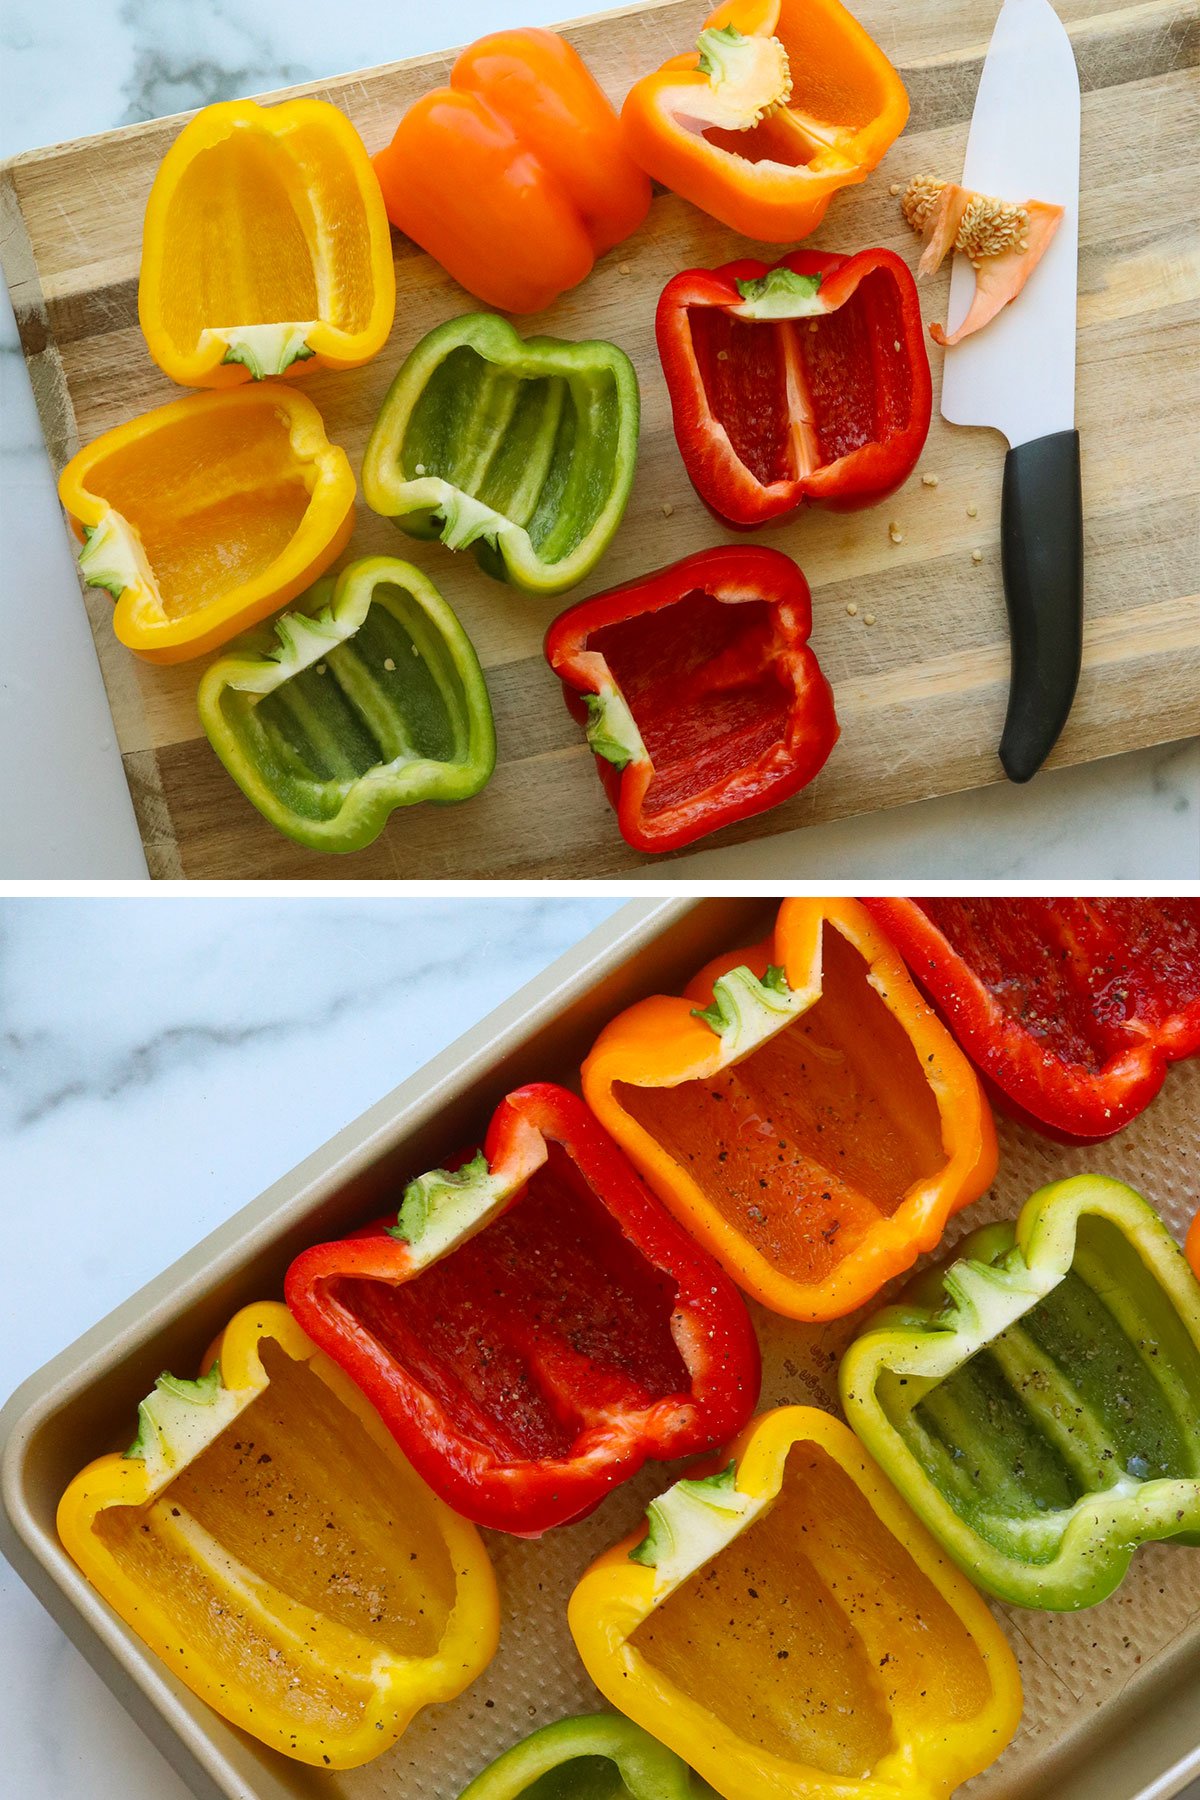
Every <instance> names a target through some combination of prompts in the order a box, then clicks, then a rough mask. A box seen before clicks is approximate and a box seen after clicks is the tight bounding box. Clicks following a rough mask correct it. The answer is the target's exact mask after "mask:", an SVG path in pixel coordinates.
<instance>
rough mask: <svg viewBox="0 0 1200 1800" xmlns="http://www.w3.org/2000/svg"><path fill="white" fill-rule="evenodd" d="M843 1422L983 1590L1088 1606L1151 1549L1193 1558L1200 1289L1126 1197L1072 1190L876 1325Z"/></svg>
mask: <svg viewBox="0 0 1200 1800" xmlns="http://www.w3.org/2000/svg"><path fill="white" fill-rule="evenodd" d="M839 1383H840V1387H841V1395H842V1404H843V1405H844V1407H845V1409H846V1417H847V1418H848V1420H849V1421H850V1423H851V1425H852V1426H853V1427H854V1429H855V1431H856V1432H857V1433H858V1435H859V1437H860V1438H861V1439H862V1441H863V1443H864V1444H865V1445H866V1446H867V1449H868V1450H869V1451H870V1452H871V1454H872V1456H873V1457H874V1458H875V1460H876V1461H877V1462H878V1463H879V1465H880V1466H881V1468H883V1469H884V1470H885V1471H886V1473H887V1474H888V1475H889V1476H890V1477H891V1479H892V1481H893V1483H894V1484H895V1486H896V1487H897V1488H898V1489H899V1490H900V1492H901V1493H902V1494H903V1495H904V1497H905V1499H906V1500H907V1501H908V1502H909V1504H910V1505H911V1506H912V1507H913V1509H914V1510H915V1511H916V1512H917V1513H919V1514H920V1516H921V1518H922V1519H923V1520H924V1522H925V1524H926V1525H927V1526H928V1527H929V1529H930V1531H932V1532H933V1534H934V1536H935V1537H936V1538H937V1539H938V1540H939V1542H940V1543H941V1544H942V1545H943V1547H944V1548H945V1549H946V1550H947V1551H948V1552H949V1554H950V1555H951V1556H953V1557H954V1559H955V1561H956V1562H957V1563H959V1564H960V1566H961V1567H962V1568H963V1569H964V1570H965V1571H966V1573H967V1574H968V1575H970V1577H971V1578H972V1580H973V1581H975V1582H976V1583H977V1585H978V1586H980V1587H982V1588H985V1589H986V1590H987V1591H988V1592H989V1593H991V1594H994V1595H996V1596H997V1598H998V1599H1001V1600H1009V1601H1013V1602H1015V1603H1016V1604H1017V1605H1019V1606H1031V1607H1040V1608H1048V1609H1055V1610H1068V1609H1072V1608H1075V1607H1081V1606H1093V1605H1094V1604H1095V1603H1096V1601H1098V1600H1103V1599H1105V1598H1106V1597H1107V1596H1108V1595H1109V1594H1111V1593H1112V1592H1113V1590H1114V1588H1116V1587H1117V1586H1118V1584H1119V1583H1120V1581H1121V1579H1122V1577H1123V1576H1124V1574H1125V1571H1126V1569H1127V1568H1128V1567H1129V1563H1130V1559H1131V1557H1132V1555H1133V1552H1134V1550H1135V1549H1136V1548H1137V1547H1138V1545H1139V1544H1142V1543H1146V1542H1148V1541H1150V1540H1153V1539H1172V1540H1175V1541H1177V1542H1180V1543H1191V1544H1194V1543H1200V1282H1197V1280H1196V1278H1195V1276H1194V1275H1193V1274H1192V1272H1191V1270H1190V1269H1189V1268H1188V1266H1187V1263H1186V1262H1185V1260H1184V1257H1183V1253H1182V1251H1181V1250H1180V1248H1179V1246H1178V1245H1177V1244H1176V1243H1175V1240H1174V1239H1173V1238H1172V1237H1171V1235H1170V1233H1169V1232H1168V1231H1167V1229H1166V1227H1165V1226H1164V1225H1163V1223H1162V1221H1161V1220H1160V1219H1159V1218H1158V1216H1157V1214H1156V1213H1155V1212H1154V1211H1153V1209H1152V1208H1151V1207H1150V1206H1149V1205H1148V1204H1147V1203H1146V1201H1145V1200H1143V1199H1142V1197H1141V1195H1140V1194H1137V1193H1135V1192H1134V1190H1133V1189H1132V1188H1129V1187H1125V1186H1124V1185H1123V1184H1122V1183H1121V1182H1119V1181H1110V1180H1108V1179H1107V1178H1105V1177H1102V1176H1097V1175H1078V1176H1075V1177H1073V1178H1072V1179H1071V1180H1068V1181H1059V1182H1055V1183H1054V1184H1053V1185H1052V1186H1050V1187H1044V1188H1041V1189H1040V1190H1039V1191H1038V1192H1037V1193H1036V1194H1034V1195H1033V1197H1032V1198H1031V1199H1030V1200H1028V1201H1027V1202H1026V1204H1025V1206H1024V1207H1023V1208H1022V1211H1021V1214H1020V1216H1019V1218H1017V1219H1016V1220H1015V1221H1007V1222H1004V1223H1002V1224H997V1225H985V1226H983V1227H982V1228H981V1229H980V1230H978V1231H973V1232H971V1233H970V1234H969V1235H968V1236H967V1237H965V1238H964V1239H963V1240H962V1242H961V1243H960V1244H959V1245H958V1248H957V1255H956V1257H955V1258H954V1259H953V1260H950V1259H947V1260H946V1261H944V1262H941V1263H939V1264H937V1265H936V1266H934V1267H932V1268H930V1269H928V1270H926V1271H925V1273H924V1274H923V1275H921V1276H920V1277H919V1278H918V1279H917V1280H916V1281H915V1282H913V1283H911V1284H910V1286H909V1287H908V1288H907V1289H906V1290H905V1292H904V1293H903V1294H902V1296H901V1298H900V1301H899V1303H898V1304H897V1305H894V1306H888V1307H885V1308H884V1309H883V1310H882V1311H881V1312H878V1313H876V1314H875V1315H874V1317H872V1318H871V1319H869V1320H868V1321H867V1323H866V1325H865V1326H864V1327H863V1329H862V1331H861V1333H860V1334H859V1336H858V1337H857V1338H856V1339H855V1340H854V1342H853V1343H852V1344H851V1345H850V1348H849V1350H848V1351H847V1352H846V1355H845V1356H844V1358H843V1359H842V1365H841V1369H840V1372H839Z"/></svg>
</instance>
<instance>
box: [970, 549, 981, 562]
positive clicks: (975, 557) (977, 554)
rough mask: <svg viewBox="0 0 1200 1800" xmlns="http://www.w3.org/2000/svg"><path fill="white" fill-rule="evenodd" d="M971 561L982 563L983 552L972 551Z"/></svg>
mask: <svg viewBox="0 0 1200 1800" xmlns="http://www.w3.org/2000/svg"><path fill="white" fill-rule="evenodd" d="M971 561H972V562H975V563H979V562H982V561H983V551H982V550H972V552H971Z"/></svg>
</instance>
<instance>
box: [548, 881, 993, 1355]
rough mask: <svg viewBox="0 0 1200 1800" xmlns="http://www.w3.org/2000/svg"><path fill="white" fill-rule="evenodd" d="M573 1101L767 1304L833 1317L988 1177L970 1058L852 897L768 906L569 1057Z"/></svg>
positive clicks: (927, 1244)
mask: <svg viewBox="0 0 1200 1800" xmlns="http://www.w3.org/2000/svg"><path fill="white" fill-rule="evenodd" d="M583 1091H584V1094H585V1095H586V1097H587V1100H588V1103H589V1105H590V1106H591V1108H592V1110H593V1111H594V1112H595V1114H596V1116H597V1118H599V1119H600V1120H601V1121H602V1122H603V1124H604V1125H606V1126H607V1128H608V1130H609V1131H610V1132H611V1133H612V1135H613V1136H614V1137H615V1138H616V1140H617V1142H618V1143H619V1144H620V1145H621V1147H622V1149H623V1150H624V1151H625V1152H626V1154H627V1155H628V1156H629V1158H630V1160H631V1161H632V1162H633V1163H634V1165H635V1166H636V1167H637V1168H638V1169H640V1170H641V1172H642V1174H643V1175H644V1176H645V1177H646V1179H647V1181H648V1182H649V1183H650V1185H651V1187H652V1188H653V1189H654V1190H655V1192H656V1193H657V1194H658V1195H659V1196H660V1197H661V1199H662V1200H663V1201H664V1202H665V1204H666V1205H667V1206H669V1207H670V1209H671V1211H672V1212H673V1213H674V1214H675V1215H676V1217H677V1218H679V1219H680V1220H682V1222H683V1223H684V1224H685V1225H686V1226H687V1228H688V1230H689V1231H691V1232H692V1233H693V1235H694V1236H696V1237H698V1238H699V1239H700V1242H701V1243H702V1244H704V1245H705V1247H706V1248H707V1249H709V1250H710V1251H711V1252H712V1254H713V1255H714V1256H715V1257H716V1258H717V1261H718V1262H719V1263H721V1265H722V1267H723V1268H725V1269H727V1270H728V1271H729V1273H730V1274H731V1275H732V1276H733V1278H734V1280H735V1281H737V1282H739V1283H740V1284H741V1286H742V1287H743V1288H745V1289H746V1291H747V1292H748V1293H750V1294H753V1295H754V1297H755V1299H757V1300H760V1301H761V1302H762V1303H763V1305H764V1306H769V1307H770V1308H771V1309H772V1311H774V1312H778V1313H783V1314H785V1315H786V1316H788V1317H789V1318H795V1319H836V1318H841V1317H842V1316H843V1314H845V1313H848V1312H853V1310H854V1308H855V1307H857V1306H862V1305H863V1304H864V1303H865V1302H866V1301H868V1300H870V1299H871V1298H872V1297H873V1296H874V1295H875V1294H876V1293H878V1291H879V1289H880V1287H882V1285H883V1283H884V1282H885V1281H887V1280H889V1279H890V1278H891V1277H892V1276H893V1275H898V1274H900V1273H901V1272H902V1271H903V1270H905V1269H907V1268H910V1267H911V1266H912V1264H913V1263H914V1262H915V1261H916V1259H917V1257H918V1256H919V1255H920V1254H921V1253H922V1252H923V1251H927V1250H931V1249H932V1248H933V1246H934V1245H935V1244H936V1243H937V1241H938V1239H939V1238H940V1237H941V1234H942V1231H943V1229H944V1227H945V1224H946V1221H947V1219H948V1218H949V1217H950V1216H951V1214H952V1213H955V1212H957V1211H958V1210H959V1209H960V1208H961V1207H964V1206H967V1205H968V1204H969V1203H970V1202H971V1201H972V1200H974V1199H976V1198H977V1197H978V1196H979V1195H980V1194H981V1193H982V1192H983V1190H984V1189H985V1188H986V1187H987V1186H988V1184H989V1183H990V1181H991V1179H992V1176H993V1175H994V1173H995V1170H996V1138H995V1131H994V1128H993V1125H992V1116H991V1112H990V1110H989V1108H988V1104H987V1101H986V1100H985V1099H984V1097H983V1093H982V1090H981V1089H980V1086H979V1082H978V1080H977V1078H976V1076H975V1073H974V1071H973V1070H972V1068H971V1066H970V1064H969V1063H968V1062H967V1060H966V1058H965V1057H964V1056H963V1054H962V1052H961V1051H960V1050H959V1049H958V1047H957V1046H956V1045H955V1043H954V1042H953V1040H952V1039H951V1037H950V1036H949V1034H948V1033H947V1032H946V1030H945V1029H944V1027H943V1026H941V1025H940V1024H939V1023H938V1021H937V1019H936V1018H935V1016H934V1014H933V1012H932V1010H931V1008H930V1007H928V1006H927V1005H926V1004H925V1002H924V1001H923V1000H922V999H921V998H920V996H919V995H918V993H917V991H916V989H915V988H914V987H913V985H912V983H911V981H910V980H909V979H908V976H907V974H906V972H905V969H904V964H903V963H902V962H901V960H900V958H899V956H898V955H897V954H896V952H895V950H894V949H893V948H892V946H891V945H890V944H889V943H888V941H887V940H886V939H885V938H884V937H883V936H882V934H881V933H880V932H878V931H876V930H875V928H874V926H873V925H872V923H871V920H870V918H869V917H868V915H867V914H866V913H865V912H864V911H863V909H862V907H861V906H860V905H859V904H858V903H857V901H854V900H833V899H831V900H817V899H807V898H806V899H792V900H785V901H784V903H783V905H782V907H781V908H780V910H779V916H778V919H777V921H776V925H775V930H774V933H773V934H772V936H771V937H769V938H768V939H767V940H766V942H765V943H762V944H758V945H756V946H755V947H754V948H753V949H750V950H743V951H732V952H730V953H729V954H727V955H725V956H721V957H718V958H717V959H716V961H715V962H712V963H710V964H709V965H708V966H707V968H705V969H702V970H701V972H700V974H699V975H697V977H696V979H695V980H694V981H693V982H691V983H690V984H689V986H688V987H687V989H686V990H685V995H684V997H683V998H675V997H674V996H667V995H657V996H655V997H654V998H652V999H649V1000H642V1001H640V1002H639V1003H638V1004H637V1005H636V1006H632V1007H630V1008H629V1010H628V1011H627V1012H624V1013H622V1014H621V1015H620V1016H619V1017H618V1018H616V1019H614V1020H613V1021H612V1023H611V1024H609V1025H607V1026H606V1027H605V1029H604V1030H603V1031H602V1032H601V1034H600V1036H599V1037H598V1038H597V1040H596V1043H595V1045H594V1047H593V1049H592V1052H591V1054H590V1055H589V1057H588V1059H587V1061H586V1062H585V1063H584V1065H583Z"/></svg>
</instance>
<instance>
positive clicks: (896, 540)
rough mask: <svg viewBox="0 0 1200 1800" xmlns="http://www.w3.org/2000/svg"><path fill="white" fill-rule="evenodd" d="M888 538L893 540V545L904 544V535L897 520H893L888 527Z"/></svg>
mask: <svg viewBox="0 0 1200 1800" xmlns="http://www.w3.org/2000/svg"><path fill="white" fill-rule="evenodd" d="M888 536H889V537H890V538H891V540H892V542H893V544H902V543H903V542H904V533H903V532H902V531H901V529H900V527H899V525H897V523H896V521H895V519H893V520H892V522H891V524H890V525H889V526H888Z"/></svg>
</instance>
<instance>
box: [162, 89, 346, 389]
mask: <svg viewBox="0 0 1200 1800" xmlns="http://www.w3.org/2000/svg"><path fill="white" fill-rule="evenodd" d="M331 224H332V228H333V229H334V230H335V232H336V240H335V241H336V244H337V258H336V268H333V267H326V259H325V258H324V257H323V256H321V255H320V254H319V246H320V243H321V239H322V237H323V235H324V233H325V231H326V230H327V229H328V228H330V225H331ZM164 245H165V253H164V264H163V272H162V283H161V296H162V298H161V304H162V312H163V323H164V325H165V327H166V329H167V331H168V332H169V333H170V335H171V338H172V339H173V341H174V343H175V345H176V346H177V348H178V349H179V351H180V353H181V354H183V355H192V354H193V353H194V352H195V350H196V346H197V343H198V341H199V338H200V334H201V332H202V331H204V330H205V329H206V328H214V327H215V328H221V327H230V326H235V325H275V324H288V323H302V322H305V321H307V320H310V319H322V320H325V321H326V322H327V323H329V324H331V325H335V326H337V327H338V328H339V329H340V330H342V331H345V332H348V333H351V334H355V333H358V332H360V331H365V330H366V327H367V325H368V323H369V322H370V317H371V306H372V294H371V286H370V270H371V266H372V264H371V243H370V231H369V227H368V221H367V215H366V209H365V207H364V204H363V198H362V194H361V193H360V192H359V189H358V184H357V181H356V179H355V171H354V169H353V167H352V165H351V164H350V163H349V162H348V161H347V160H346V159H345V158H344V157H342V156H339V155H332V154H331V153H330V147H329V143H328V140H327V137H326V136H325V134H324V133H322V132H321V131H319V130H318V129H317V128H315V127H313V126H311V125H302V126H299V127H295V128H293V129H292V130H291V131H289V132H288V133H287V134H286V136H285V137H284V138H282V139H281V138H278V137H274V136H272V135H270V134H268V133H265V132H261V131H254V130H251V129H242V130H237V131H234V132H232V133H231V134H230V136H229V137H227V138H224V139H223V140H222V141H221V142H220V143H217V144H214V145H212V146H211V147H210V148H209V149H207V150H202V151H200V152H199V154H198V155H197V156H195V157H194V158H193V159H192V161H191V162H190V163H189V164H188V166H187V168H186V169H185V170H184V171H183V174H182V176H181V177H180V181H179V185H178V187H177V188H176V190H175V192H174V194H173V195H172V198H171V203H170V207H169V209H168V212H167V218H166V223H165V226H164Z"/></svg>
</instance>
